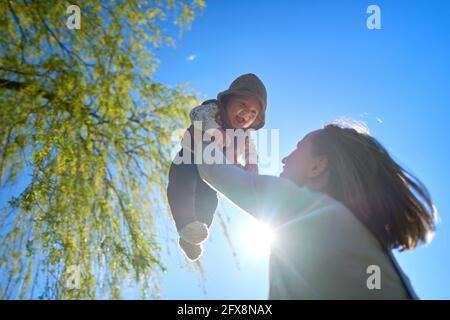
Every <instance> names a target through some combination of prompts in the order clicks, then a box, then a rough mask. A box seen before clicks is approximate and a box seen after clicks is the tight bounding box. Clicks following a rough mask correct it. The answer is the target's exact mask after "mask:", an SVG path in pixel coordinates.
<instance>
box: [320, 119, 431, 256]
mask: <svg viewBox="0 0 450 320" xmlns="http://www.w3.org/2000/svg"><path fill="white" fill-rule="evenodd" d="M312 143H313V148H314V151H315V152H316V153H317V154H318V155H325V156H326V157H327V159H328V164H329V182H328V186H327V188H326V190H325V191H326V192H327V193H328V194H329V195H330V196H331V197H333V198H335V199H336V200H338V201H340V202H341V203H343V204H344V205H345V206H346V207H347V208H349V209H350V211H351V212H352V213H353V214H354V215H355V216H356V217H357V218H358V219H359V220H360V221H361V222H362V223H363V224H364V225H365V226H366V227H367V228H368V229H369V230H370V231H371V232H372V233H373V234H374V235H375V237H376V238H377V239H378V240H379V241H380V243H381V244H382V245H383V246H384V247H385V248H387V249H394V248H398V249H400V250H401V251H403V250H409V249H412V248H415V247H416V246H417V245H418V244H420V243H426V242H427V241H428V237H429V236H430V235H432V234H433V232H434V229H435V225H434V220H435V208H434V206H433V203H432V201H431V197H430V195H429V193H428V191H427V189H426V187H425V186H424V185H423V184H422V183H421V182H420V181H419V180H418V179H417V178H415V177H414V176H413V175H412V174H410V173H409V172H407V171H406V170H405V169H403V168H402V167H401V166H400V165H399V164H398V163H397V162H395V161H394V160H393V159H392V158H391V156H390V155H389V153H388V152H387V150H386V149H385V148H384V147H383V146H382V145H381V144H380V143H379V142H378V141H377V140H376V139H375V138H373V137H372V136H370V134H368V133H363V132H358V131H357V130H355V129H354V128H345V127H342V126H341V125H338V124H328V125H326V126H325V127H324V129H322V130H320V131H319V132H318V133H317V134H315V135H314V136H312Z"/></svg>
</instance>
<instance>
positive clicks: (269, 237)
mask: <svg viewBox="0 0 450 320" xmlns="http://www.w3.org/2000/svg"><path fill="white" fill-rule="evenodd" d="M273 241H274V232H273V231H272V229H271V228H270V227H269V226H268V225H267V224H264V223H262V222H260V221H258V220H256V219H252V221H250V222H249V223H248V224H247V225H246V226H245V227H244V228H243V230H242V244H243V245H244V247H245V249H246V250H247V251H248V252H249V253H250V254H253V255H256V256H268V255H269V254H270V246H271V244H272V243H273Z"/></svg>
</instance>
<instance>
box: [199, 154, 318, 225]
mask: <svg viewBox="0 0 450 320" xmlns="http://www.w3.org/2000/svg"><path fill="white" fill-rule="evenodd" d="M222 156H223V154H222ZM223 163H225V160H224V161H223ZM197 168H198V171H199V174H200V176H201V177H202V179H203V180H204V181H205V182H207V183H208V184H209V185H210V186H211V187H212V188H213V189H214V190H216V191H217V192H219V193H220V194H222V195H224V196H225V197H226V198H228V199H229V200H230V201H231V202H233V203H234V204H235V205H237V206H238V207H240V208H241V209H243V210H244V211H246V212H247V213H249V214H251V215H252V216H254V217H256V218H257V219H259V220H261V221H265V222H268V223H270V224H272V225H277V224H280V223H284V222H286V221H285V218H288V217H289V216H290V215H291V214H301V213H302V212H306V210H307V209H308V210H309V209H311V208H312V207H313V206H314V205H315V204H318V202H319V201H320V198H321V195H320V194H318V193H315V192H312V191H310V190H309V189H307V188H300V187H298V186H297V185H295V184H294V183H293V182H291V181H289V180H287V179H284V178H279V177H275V176H268V175H258V174H255V173H252V172H247V171H245V170H243V169H241V168H239V167H237V166H234V165H230V164H198V165H197Z"/></svg>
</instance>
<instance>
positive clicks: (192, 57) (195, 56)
mask: <svg viewBox="0 0 450 320" xmlns="http://www.w3.org/2000/svg"><path fill="white" fill-rule="evenodd" d="M195 58H197V55H196V54H191V55H190V56H189V57H187V58H186V59H187V60H188V61H194V60H195Z"/></svg>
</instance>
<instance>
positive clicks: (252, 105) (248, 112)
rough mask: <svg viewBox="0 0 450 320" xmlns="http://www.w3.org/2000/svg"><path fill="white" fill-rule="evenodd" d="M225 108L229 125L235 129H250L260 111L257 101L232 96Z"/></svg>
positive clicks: (249, 97)
mask: <svg viewBox="0 0 450 320" xmlns="http://www.w3.org/2000/svg"><path fill="white" fill-rule="evenodd" d="M226 108H227V115H228V119H229V121H230V124H231V126H232V127H233V128H235V129H247V128H249V127H251V126H252V124H253V123H254V122H255V120H256V118H257V117H258V115H259V113H260V111H261V107H260V105H259V102H258V99H256V98H254V97H251V96H232V97H230V99H229V100H228V104H227V107H226Z"/></svg>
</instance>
